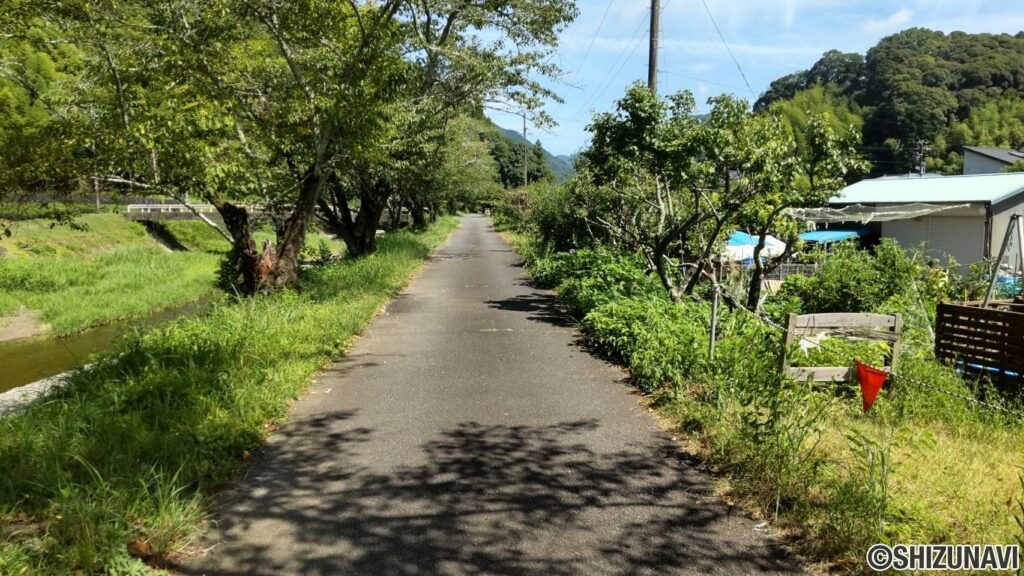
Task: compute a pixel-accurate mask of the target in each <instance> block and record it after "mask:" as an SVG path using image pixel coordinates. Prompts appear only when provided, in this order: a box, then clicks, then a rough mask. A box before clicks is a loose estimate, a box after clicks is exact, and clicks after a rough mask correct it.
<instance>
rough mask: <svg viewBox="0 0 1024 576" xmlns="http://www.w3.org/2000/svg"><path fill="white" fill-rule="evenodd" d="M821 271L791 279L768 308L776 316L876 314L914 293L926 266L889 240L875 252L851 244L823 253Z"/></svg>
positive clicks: (772, 298) (773, 298)
mask: <svg viewBox="0 0 1024 576" xmlns="http://www.w3.org/2000/svg"><path fill="white" fill-rule="evenodd" d="M819 257H820V258H821V262H822V263H821V266H820V267H819V268H818V270H817V272H815V273H814V274H813V275H812V276H800V275H797V276H790V277H789V278H787V279H786V281H785V282H783V284H782V288H781V289H779V292H778V293H777V294H775V295H773V296H771V297H770V298H769V303H768V304H766V309H770V310H772V311H773V312H774V313H775V314H782V313H784V312H790V311H799V312H800V313H802V314H821V313H826V312H872V311H876V310H879V309H880V308H881V307H882V306H883V304H884V303H885V302H886V301H887V300H889V299H890V298H894V297H902V296H904V295H906V294H908V293H910V292H912V291H913V282H914V281H915V279H916V278H917V277H918V275H919V274H920V271H921V267H920V265H918V264H916V263H915V262H914V261H913V259H912V258H911V257H910V256H909V255H908V254H907V253H906V252H905V251H904V250H903V249H902V248H900V245H899V244H897V243H896V242H895V241H893V240H891V239H888V238H886V239H883V240H882V242H881V244H879V245H878V246H876V247H875V249H874V252H873V253H872V252H869V251H866V250H861V249H859V248H857V246H856V245H855V244H853V243H850V242H843V243H840V244H838V245H836V246H835V248H833V250H832V252H831V253H829V254H822V255H820V256H819Z"/></svg>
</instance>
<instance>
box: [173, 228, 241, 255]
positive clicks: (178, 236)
mask: <svg viewBox="0 0 1024 576" xmlns="http://www.w3.org/2000/svg"><path fill="white" fill-rule="evenodd" d="M161 226H163V228H164V229H165V230H167V231H168V232H169V233H170V234H171V235H172V236H174V238H175V240H177V241H178V242H179V243H181V245H182V246H184V247H185V248H188V249H189V250H190V251H192V252H209V253H211V254H223V253H225V252H227V251H228V249H229V248H231V244H230V243H229V242H228V241H227V239H226V238H224V237H223V236H221V235H220V234H219V233H218V232H217V231H216V230H214V229H213V228H211V227H210V225H209V224H207V223H206V222H197V221H194V220H167V221H165V222H161Z"/></svg>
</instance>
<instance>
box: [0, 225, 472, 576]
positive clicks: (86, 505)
mask: <svg viewBox="0 0 1024 576" xmlns="http://www.w3.org/2000/svg"><path fill="white" fill-rule="evenodd" d="M454 227H455V220H454V219H451V218H448V219H444V220H442V221H441V222H439V223H438V224H436V225H434V226H433V227H431V228H430V229H429V230H428V231H427V232H425V233H421V234H413V233H410V232H400V233H396V234H393V235H389V236H386V237H384V238H382V239H381V241H380V246H379V250H378V252H377V253H375V254H373V255H371V256H368V257H366V258H362V259H359V260H344V261H341V262H337V263H334V264H331V265H328V266H324V267H319V268H314V269H311V270H308V271H307V272H306V274H305V277H304V280H303V289H302V290H301V291H300V292H294V291H284V292H279V293H274V294H270V295H262V296H259V297H255V298H252V299H248V300H242V301H237V302H234V303H231V304H229V305H218V306H215V307H214V308H213V309H212V310H211V311H210V312H209V313H207V314H205V315H203V316H199V317H190V318H180V319H178V320H175V321H172V322H170V323H168V324H165V325H162V326H160V327H158V328H156V329H154V330H152V331H150V332H148V333H143V334H136V335H133V336H131V337H129V338H127V339H125V340H124V341H122V342H121V343H120V344H119V345H118V346H117V347H116V348H115V349H114V350H112V351H111V352H110V353H109V354H107V355H105V356H104V357H102V358H100V359H99V360H97V361H96V362H95V364H94V365H93V366H92V367H90V368H89V369H87V370H83V371H80V372H77V373H75V374H74V375H73V376H72V377H71V378H70V380H69V381H68V383H67V384H66V385H65V386H64V388H63V389H62V390H60V391H57V392H55V393H52V394H50V395H49V396H47V398H46V399H45V401H42V402H38V403H35V404H33V405H32V406H31V407H30V408H28V409H27V411H25V412H24V413H20V414H17V415H13V416H8V417H5V418H2V419H0V467H2V469H3V470H4V473H3V475H0V518H2V520H0V525H2V526H3V531H4V535H5V536H4V538H5V542H4V544H3V546H2V547H0V573H3V574H65V573H73V572H80V573H83V574H99V573H118V574H128V573H133V572H140V573H141V572H142V571H143V570H144V569H145V566H144V565H143V563H142V562H140V561H139V560H137V559H134V558H133V557H131V556H130V555H129V553H128V545H129V544H130V543H134V544H133V546H134V548H135V549H136V550H139V549H140V547H142V548H147V549H148V550H147V551H148V552H149V553H152V554H153V555H154V556H155V557H157V558H159V557H163V556H165V555H167V554H169V553H172V552H174V551H175V550H176V549H177V548H179V547H180V546H181V545H182V544H183V543H185V542H187V541H188V539H189V538H191V537H192V536H194V535H195V533H196V531H197V530H198V529H199V526H200V525H201V523H202V520H203V518H204V515H205V514H206V513H208V512H209V510H208V509H207V508H206V507H205V505H204V503H205V502H206V500H204V499H203V495H206V494H209V493H210V491H212V490H216V489H218V488H221V487H223V486H224V485H225V483H226V482H228V481H229V480H230V479H231V478H232V477H233V474H235V473H236V472H237V470H238V469H239V467H240V466H241V465H242V463H243V461H244V459H245V457H246V456H247V454H248V451H250V450H253V449H254V448H256V447H258V446H260V445H261V443H262V442H263V440H264V437H265V435H266V433H267V432H266V431H267V429H268V427H267V424H268V422H273V421H278V420H280V419H282V418H284V417H285V415H286V413H287V408H288V406H289V404H290V403H291V402H292V400H293V399H295V398H296V397H297V396H298V395H299V394H301V393H302V391H303V390H304V389H305V388H306V387H307V386H308V384H309V382H310V379H311V377H312V375H313V374H314V373H315V372H316V371H317V370H319V369H321V368H323V367H324V366H326V365H327V364H329V362H330V360H331V359H332V358H333V357H335V356H336V354H337V353H338V351H339V350H343V349H344V348H345V347H346V346H347V344H348V342H349V341H350V340H351V338H352V336H353V335H354V334H357V333H359V332H360V331H361V330H362V329H363V327H364V326H365V325H366V323H367V322H368V321H369V320H370V318H371V317H372V316H373V315H374V314H375V313H376V311H377V310H379V309H380V306H381V304H383V302H384V301H386V300H387V299H388V298H389V297H390V296H391V295H393V294H394V293H395V291H396V290H398V289H399V288H401V287H402V286H403V285H405V283H406V282H407V281H408V279H409V278H410V276H411V275H412V274H413V272H414V271H415V270H416V268H417V267H418V266H419V265H420V264H421V263H422V262H423V260H424V259H425V258H426V257H427V255H428V254H429V251H430V250H431V249H432V248H433V247H435V246H437V245H438V244H439V243H440V242H441V241H442V240H443V239H444V238H445V237H447V235H448V233H449V232H450V231H451V230H452V229H453V228H454Z"/></svg>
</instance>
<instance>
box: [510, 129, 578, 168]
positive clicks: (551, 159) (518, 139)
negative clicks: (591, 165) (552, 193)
mask: <svg viewBox="0 0 1024 576" xmlns="http://www.w3.org/2000/svg"><path fill="white" fill-rule="evenodd" d="M498 129H499V130H500V131H501V133H502V134H504V135H505V137H507V138H508V139H509V140H510V141H512V142H513V143H514V144H515V145H517V146H520V147H522V145H523V141H524V140H523V135H522V134H520V133H519V132H516V131H515V130H509V129H508V128H500V127H499V128H498ZM533 146H534V147H535V148H536V147H539V148H540V150H539V152H540V153H541V154H542V155H543V158H544V164H546V165H547V167H548V168H549V169H550V171H551V174H552V175H554V177H555V180H557V181H559V182H565V181H566V180H568V179H569V177H570V176H572V173H573V169H572V159H570V158H567V157H558V156H555V155H554V154H552V153H551V152H548V151H547V149H546V148H544V146H543V144H541V141H540V140H537V141H536V142H534V143H533ZM535 153H536V151H535Z"/></svg>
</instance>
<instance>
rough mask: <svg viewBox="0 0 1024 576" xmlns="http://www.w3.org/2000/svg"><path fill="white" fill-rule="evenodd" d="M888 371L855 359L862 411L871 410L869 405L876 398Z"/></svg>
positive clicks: (887, 375)
mask: <svg viewBox="0 0 1024 576" xmlns="http://www.w3.org/2000/svg"><path fill="white" fill-rule="evenodd" d="M888 377H889V373H888V372H886V371H885V370H879V369H878V368H873V367H871V366H868V365H867V364H864V363H863V362H861V361H860V360H857V379H858V380H860V393H861V395H862V396H863V397H864V413H865V414H867V413H868V410H871V405H872V404H874V403H875V398H878V391H879V390H881V389H882V385H883V384H885V380H886V378H888Z"/></svg>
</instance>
